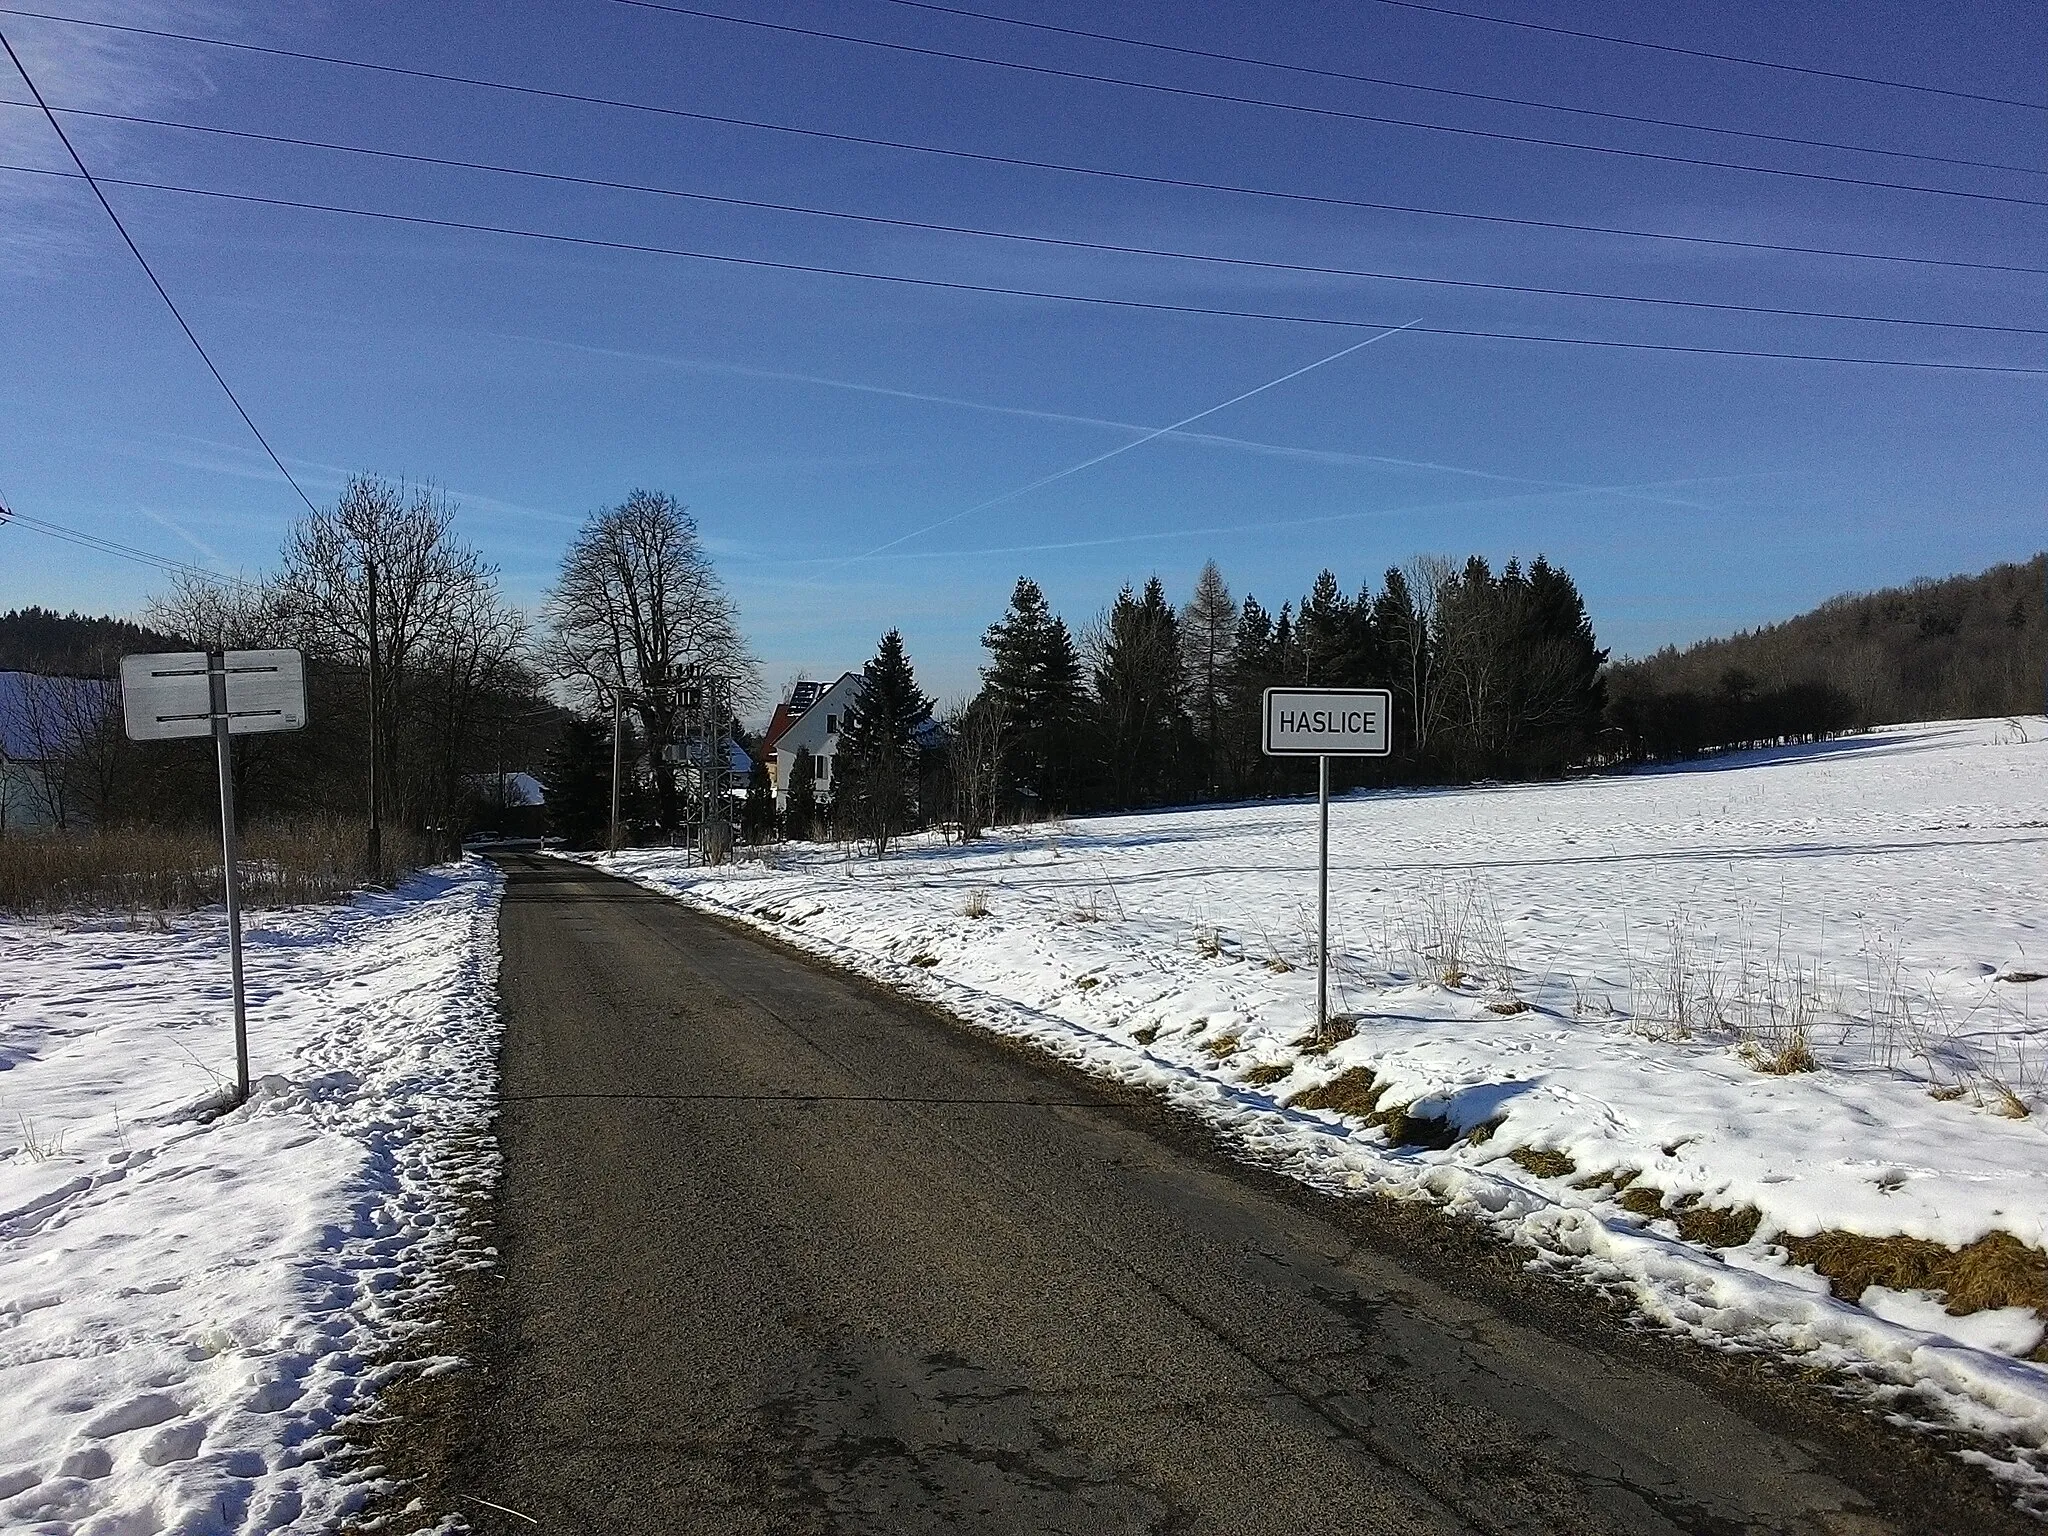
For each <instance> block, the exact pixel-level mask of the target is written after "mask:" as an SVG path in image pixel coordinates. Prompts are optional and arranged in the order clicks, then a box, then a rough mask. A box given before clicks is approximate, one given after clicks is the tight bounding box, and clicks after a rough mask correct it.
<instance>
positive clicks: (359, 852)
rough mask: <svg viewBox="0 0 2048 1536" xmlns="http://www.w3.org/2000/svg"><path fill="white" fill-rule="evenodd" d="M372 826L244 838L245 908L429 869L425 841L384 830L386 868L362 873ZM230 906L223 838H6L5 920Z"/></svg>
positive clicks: (269, 825) (0, 882) (123, 832)
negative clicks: (224, 902) (223, 866)
mask: <svg viewBox="0 0 2048 1536" xmlns="http://www.w3.org/2000/svg"><path fill="white" fill-rule="evenodd" d="M364 842H365V836H364V825H363V823H362V822H360V821H354V820H348V819H343V818H323V819H319V820H308V821H292V822H265V823H258V824H256V825H253V826H251V827H248V828H247V829H246V830H245V831H244V832H243V834H242V903H243V905H245V906H248V907H282V906H291V905H294V904H297V903H301V902H309V901H333V900H335V899H337V898H339V897H343V896H347V895H349V894H350V893H351V892H353V891H358V890H361V889H362V888H363V887H364V886H366V885H389V884H392V883H393V882H395V881H397V880H398V879H399V878H400V877H401V876H403V875H404V874H405V873H406V872H407V871H409V870H413V869H417V868H419V867H420V866H421V865H423V864H426V863H428V862H430V861H431V850H430V849H429V847H428V845H427V843H426V842H425V840H424V839H422V838H419V837H417V836H414V835H413V834H411V833H408V832H405V831H403V830H401V829H399V828H395V827H387V828H385V830H384V860H383V867H382V868H381V869H380V870H378V871H377V873H376V876H375V878H374V879H373V878H371V877H370V876H369V875H368V874H367V873H366V872H365V870H364V867H363V846H364ZM223 899H224V891H223V886H222V879H221V858H220V834H219V832H218V831H217V830H214V829H212V828H208V827H192V828H168V827H128V828H120V829H108V830H103V831H92V832H82V833H65V834H54V833H43V834H36V835H32V836H8V837H0V912H7V913H11V914H14V915H17V916H25V917H26V916H47V915H51V914H54V913H59V912H97V913H105V912H125V913H128V914H130V915H131V916H133V915H135V914H138V913H142V912H187V911H191V910H192V909H194V908H197V907H206V906H212V905H214V904H216V903H218V902H220V901H222V900H223Z"/></svg>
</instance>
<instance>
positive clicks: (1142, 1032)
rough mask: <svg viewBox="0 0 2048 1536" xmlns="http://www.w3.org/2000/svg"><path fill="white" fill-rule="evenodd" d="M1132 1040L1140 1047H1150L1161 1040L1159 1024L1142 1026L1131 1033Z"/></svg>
mask: <svg viewBox="0 0 2048 1536" xmlns="http://www.w3.org/2000/svg"><path fill="white" fill-rule="evenodd" d="M1131 1038H1132V1039H1133V1040H1135V1041H1137V1042H1138V1044H1140V1045H1150V1044H1151V1043H1152V1042H1153V1041H1154V1040H1157V1039H1158V1038H1159V1026H1158V1025H1157V1024H1141V1025H1139V1026H1138V1028H1136V1029H1134V1030H1132V1031H1131Z"/></svg>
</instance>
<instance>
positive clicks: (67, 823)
mask: <svg viewBox="0 0 2048 1536" xmlns="http://www.w3.org/2000/svg"><path fill="white" fill-rule="evenodd" d="M20 682H21V688H20V692H19V695H18V703H19V706H20V707H19V715H18V719H17V724H18V726H19V728H20V731H21V734H22V738H23V742H22V744H23V746H24V747H25V748H26V751H25V752H24V753H23V756H24V757H25V758H26V759H27V761H28V763H29V764H30V765H31V766H30V768H29V771H28V772H27V773H26V774H25V776H24V777H25V779H26V787H27V788H28V790H29V793H30V798H31V799H32V800H33V801H34V802H35V803H36V804H37V805H38V806H39V808H40V809H41V811H42V814H43V817H44V819H45V820H47V821H48V822H49V824H50V825H51V826H52V827H54V828H56V829H57V830H58V831H60V832H62V831H67V830H69V828H70V827H71V824H72V823H73V821H74V820H77V821H85V822H88V823H92V824H99V823H103V822H105V821H106V820H107V819H108V814H109V812H110V811H111V810H112V808H113V806H114V803H115V797H116V796H117V795H118V794H119V792H120V775H121V763H122V755H123V754H122V751H121V748H122V745H123V742H124V738H123V736H122V734H121V726H120V720H119V718H118V709H119V700H118V696H117V695H116V693H115V691H114V688H113V685H112V684H110V683H109V682H107V681H106V679H104V678H98V677H45V676H42V675H40V674H37V673H32V672H29V673H23V674H21V678H20Z"/></svg>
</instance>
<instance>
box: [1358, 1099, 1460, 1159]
mask: <svg viewBox="0 0 2048 1536" xmlns="http://www.w3.org/2000/svg"><path fill="white" fill-rule="evenodd" d="M1373 1119H1374V1120H1376V1121H1378V1122H1379V1125H1380V1128H1381V1129H1382V1130H1384V1131H1385V1132H1386V1133H1387V1140H1388V1141H1389V1142H1390V1143H1392V1144H1393V1145H1394V1146H1397V1147H1428V1148H1431V1149H1433V1150H1435V1151H1439V1152H1441V1151H1442V1150H1443V1149H1444V1148H1445V1147H1448V1146H1450V1145H1451V1144H1452V1143H1453V1142H1455V1141H1456V1140H1457V1139H1458V1128H1457V1127H1456V1126H1455V1125H1453V1124H1451V1122H1450V1121H1448V1120H1446V1119H1444V1118H1443V1117H1442V1116H1440V1115H1412V1114H1410V1113H1409V1112H1408V1107H1407V1106H1406V1105H1405V1104H1403V1105H1397V1106H1395V1107H1394V1108H1393V1109H1386V1110H1381V1111H1380V1112H1379V1113H1378V1114H1376V1115H1374V1116H1373Z"/></svg>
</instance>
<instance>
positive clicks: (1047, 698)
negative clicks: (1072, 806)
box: [981, 577, 1087, 808]
mask: <svg viewBox="0 0 2048 1536" xmlns="http://www.w3.org/2000/svg"><path fill="white" fill-rule="evenodd" d="M981 643H982V644H983V645H984V646H985V647H987V649H988V653H989V664H988V665H987V666H986V667H984V668H982V673H981V676H982V686H983V691H984V692H985V694H986V695H987V697H988V699H989V700H990V701H991V702H992V703H993V704H995V705H996V706H998V707H999V708H1000V710H1001V718H1002V720H1003V722H1004V738H1005V742H1006V745H1005V749H1004V754H1003V757H1004V766H1003V772H1004V779H1005V783H1006V786H1007V787H1008V788H1009V789H1010V790H1013V791H1015V790H1022V791H1025V792H1028V793H1029V794H1031V795H1034V796H1036V797H1037V799H1038V800H1039V802H1040V803H1041V804H1044V805H1046V806H1049V807H1053V808H1061V807H1064V806H1066V805H1067V804H1069V803H1070V801H1071V798H1072V796H1073V794H1074V792H1075V788H1076V785H1077V781H1078V772H1077V770H1078V766H1079V765H1078V762H1077V758H1078V755H1079V734H1080V726H1081V721H1082V719H1083V716H1084V714H1085V712H1086V708H1087V695H1086V693H1085V692H1084V690H1083V688H1082V682H1081V658H1080V656H1079V654H1078V653H1077V652H1076V651H1075V648H1074V637H1073V636H1072V635H1071V634H1070V633H1068V631H1067V626H1066V622H1065V621H1064V620H1063V619H1061V618H1060V617H1059V616H1058V615H1056V614H1054V613H1053V612H1052V610H1051V609H1050V608H1049V607H1047V605H1046V601H1045V594H1044V593H1043V592H1041V591H1040V590H1039V589H1038V584H1037V583H1036V582H1034V581H1031V580H1030V579H1028V578H1023V577H1020V578H1019V579H1018V582H1017V586H1016V589H1015V591H1013V592H1012V593H1011V594H1010V607H1009V610H1008V611H1007V612H1006V613H1005V614H1004V615H1003V617H1002V618H1001V619H1000V620H998V621H997V622H996V623H994V624H992V625H990V626H989V629H988V632H987V633H986V634H985V635H983V636H982V641H981Z"/></svg>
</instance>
